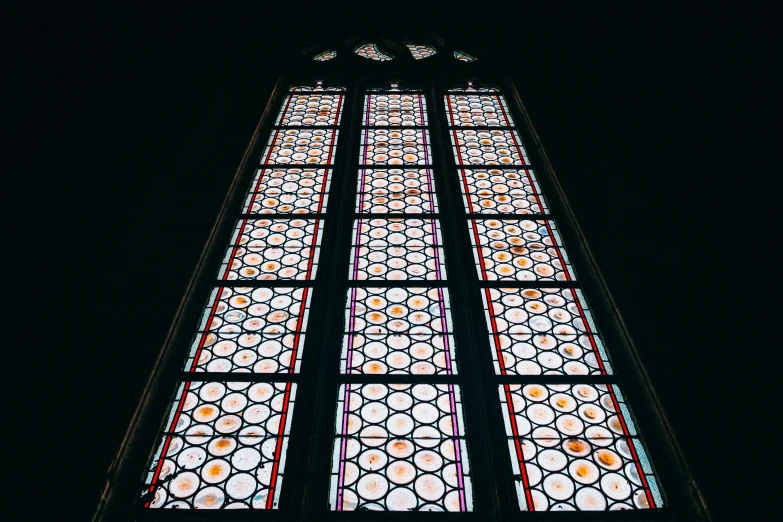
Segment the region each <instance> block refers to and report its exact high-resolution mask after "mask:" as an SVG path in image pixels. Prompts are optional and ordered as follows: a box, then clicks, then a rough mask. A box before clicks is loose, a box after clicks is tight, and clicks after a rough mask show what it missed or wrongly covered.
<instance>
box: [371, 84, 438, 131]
mask: <svg viewBox="0 0 783 522" xmlns="http://www.w3.org/2000/svg"><path fill="white" fill-rule="evenodd" d="M362 124H363V125H366V126H389V127H407V126H411V125H414V126H424V125H427V104H426V100H425V98H424V95H423V94H416V93H406V94H395V93H393V92H383V93H378V94H376V93H371V94H367V95H366V96H365V97H364V114H363V115H362Z"/></svg>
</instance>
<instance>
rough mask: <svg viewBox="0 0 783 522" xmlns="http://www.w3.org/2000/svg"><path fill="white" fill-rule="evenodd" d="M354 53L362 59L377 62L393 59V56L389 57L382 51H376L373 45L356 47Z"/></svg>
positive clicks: (376, 48)
mask: <svg viewBox="0 0 783 522" xmlns="http://www.w3.org/2000/svg"><path fill="white" fill-rule="evenodd" d="M354 52H355V53H356V54H358V55H359V56H361V57H362V58H368V59H370V60H376V61H379V62H385V61H388V60H393V59H394V57H393V56H389V55H388V54H385V53H384V52H383V51H381V50H380V49H378V47H377V46H376V45H375V44H364V45H362V46H359V47H357V48H356V50H355V51H354Z"/></svg>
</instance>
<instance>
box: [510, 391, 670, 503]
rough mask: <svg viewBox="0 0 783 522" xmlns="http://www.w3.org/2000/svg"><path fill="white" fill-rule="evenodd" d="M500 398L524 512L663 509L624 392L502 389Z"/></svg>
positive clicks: (656, 485) (655, 482)
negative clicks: (624, 399) (518, 477)
mask: <svg viewBox="0 0 783 522" xmlns="http://www.w3.org/2000/svg"><path fill="white" fill-rule="evenodd" d="M500 399H501V402H502V403H503V414H504V418H505V422H506V433H507V435H508V436H509V451H510V452H511V460H512V463H513V464H514V468H515V470H514V472H515V474H517V475H518V476H520V477H521V480H520V479H517V481H516V484H517V490H518V496H519V503H520V508H521V509H523V510H530V511H560V510H606V509H608V510H616V509H644V508H651V507H656V508H659V507H662V506H663V499H662V498H661V494H660V491H659V489H658V484H657V481H656V479H655V477H654V476H653V471H652V468H651V466H650V462H649V460H648V459H647V455H646V454H645V452H644V448H643V447H642V444H641V441H640V440H639V438H638V433H637V432H636V428H635V426H634V424H633V421H632V419H631V416H630V412H629V411H628V407H627V406H626V405H625V403H624V401H623V397H622V394H621V393H620V391H619V389H618V388H617V387H616V386H614V385H608V384H606V385H605V384H595V385H589V384H562V385H554V384H552V385H546V386H543V385H538V384H530V385H527V386H523V385H502V386H500ZM618 406H619V408H618Z"/></svg>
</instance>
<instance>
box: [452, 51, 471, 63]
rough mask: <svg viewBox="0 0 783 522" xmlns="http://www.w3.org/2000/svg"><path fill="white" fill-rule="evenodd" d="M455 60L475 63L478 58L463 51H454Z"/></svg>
mask: <svg viewBox="0 0 783 522" xmlns="http://www.w3.org/2000/svg"><path fill="white" fill-rule="evenodd" d="M454 58H456V59H457V60H460V61H463V62H475V61H476V57H475V56H471V55H469V54H468V53H463V52H462V51H454Z"/></svg>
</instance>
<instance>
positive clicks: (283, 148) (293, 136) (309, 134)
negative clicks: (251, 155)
mask: <svg viewBox="0 0 783 522" xmlns="http://www.w3.org/2000/svg"><path fill="white" fill-rule="evenodd" d="M336 140H337V131H336V130H333V129H278V130H276V131H275V132H274V133H273V134H272V137H271V138H270V139H269V144H268V145H267V148H266V150H264V154H263V155H262V156H261V164H262V165H264V164H267V165H275V164H287V163H290V164H292V165H303V164H308V165H309V164H316V165H328V164H331V162H332V156H333V153H334V145H335V142H336Z"/></svg>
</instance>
